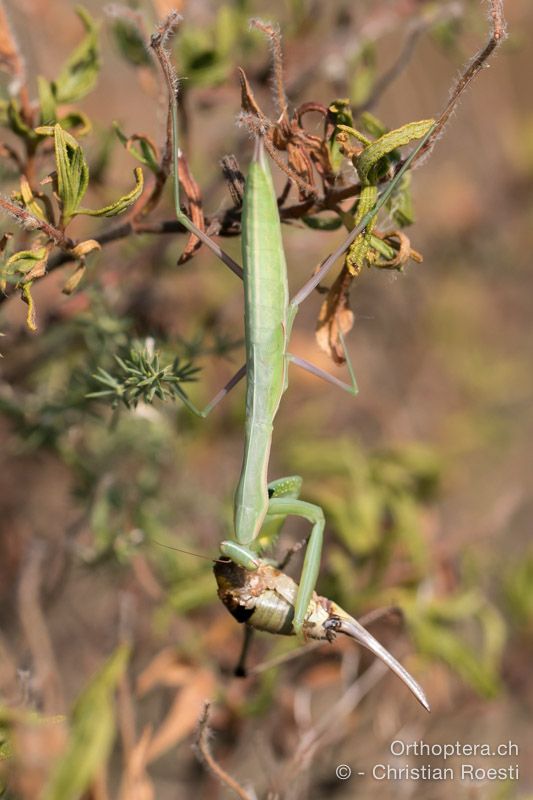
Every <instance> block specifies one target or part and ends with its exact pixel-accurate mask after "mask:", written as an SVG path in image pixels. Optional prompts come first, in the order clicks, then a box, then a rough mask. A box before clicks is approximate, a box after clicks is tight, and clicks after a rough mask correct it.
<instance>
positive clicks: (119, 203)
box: [76, 167, 144, 217]
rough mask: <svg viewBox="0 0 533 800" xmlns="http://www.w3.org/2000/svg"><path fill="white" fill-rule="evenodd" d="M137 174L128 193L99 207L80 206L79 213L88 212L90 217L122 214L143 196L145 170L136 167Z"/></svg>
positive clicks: (135, 173)
mask: <svg viewBox="0 0 533 800" xmlns="http://www.w3.org/2000/svg"><path fill="white" fill-rule="evenodd" d="M133 174H134V175H135V187H134V188H133V189H132V190H131V192H128V194H125V195H123V196H122V197H119V199H118V200H115V202H114V203H111V204H110V205H108V206H104V207H103V208H98V209H95V210H93V209H90V208H79V209H78V210H77V212H76V213H77V214H87V215H88V216H90V217H115V216H116V215H117V214H122V212H123V211H126V209H127V208H129V207H130V206H132V205H133V204H134V203H135V202H136V201H137V200H138V199H139V197H140V196H141V194H142V190H143V187H144V178H143V171H142V169H141V168H140V167H135V169H134V170H133Z"/></svg>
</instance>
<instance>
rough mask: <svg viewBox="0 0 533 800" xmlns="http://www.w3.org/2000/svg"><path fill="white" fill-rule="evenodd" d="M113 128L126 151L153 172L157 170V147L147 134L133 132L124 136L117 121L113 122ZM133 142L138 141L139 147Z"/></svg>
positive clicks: (155, 172)
mask: <svg viewBox="0 0 533 800" xmlns="http://www.w3.org/2000/svg"><path fill="white" fill-rule="evenodd" d="M113 128H114V130H115V133H116V135H117V137H118V138H119V140H120V141H121V142H122V144H123V145H124V147H125V148H126V150H127V151H128V153H131V155H132V156H133V157H134V158H136V159H137V161H140V162H141V164H144V165H145V167H148V168H149V169H151V170H152V172H153V173H154V174H157V173H158V172H159V158H158V153H157V147H156V146H155V144H154V143H153V142H152V141H151V139H149V138H148V137H147V136H141V135H139V134H134V135H133V136H126V134H125V133H124V132H123V131H122V130H121V128H120V125H119V124H118V122H114V123H113ZM134 142H139V146H140V149H139V148H137V147H135V144H134Z"/></svg>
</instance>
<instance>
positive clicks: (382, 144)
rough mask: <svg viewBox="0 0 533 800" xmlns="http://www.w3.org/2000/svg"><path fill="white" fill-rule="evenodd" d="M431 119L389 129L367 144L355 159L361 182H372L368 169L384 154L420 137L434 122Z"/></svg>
mask: <svg viewBox="0 0 533 800" xmlns="http://www.w3.org/2000/svg"><path fill="white" fill-rule="evenodd" d="M434 122H435V120H433V119H424V120H421V121H419V122H409V123H407V125H403V126H402V127H401V128H397V129H396V130H393V131H389V132H388V133H385V134H383V136H380V138H379V139H376V141H375V142H372V143H371V144H369V145H368V146H367V147H365V149H364V150H363V152H362V153H361V155H360V156H358V158H357V159H356V168H357V172H358V174H359V178H360V179H361V182H362V183H372V179H371V175H370V170H371V169H372V168H373V167H374V166H376V165H377V164H378V162H379V161H380V160H381V159H382V158H383V157H384V156H386V155H388V154H389V153H391V152H392V151H393V150H396V148H398V147H403V145H406V144H409V142H412V141H414V140H416V139H421V138H422V137H423V136H425V135H426V133H427V132H428V131H429V129H430V128H431V126H432V125H433V124H434Z"/></svg>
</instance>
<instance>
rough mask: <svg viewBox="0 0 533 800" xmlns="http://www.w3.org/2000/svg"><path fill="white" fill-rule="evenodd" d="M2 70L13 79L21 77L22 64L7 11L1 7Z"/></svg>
mask: <svg viewBox="0 0 533 800" xmlns="http://www.w3.org/2000/svg"><path fill="white" fill-rule="evenodd" d="M0 68H1V69H3V70H4V71H5V72H8V73H9V74H10V75H11V76H12V77H14V78H18V77H20V73H21V69H22V62H21V59H20V55H19V51H18V47H17V44H16V42H15V39H14V38H13V33H12V32H11V28H10V27H9V22H8V19H7V14H6V12H5V9H4V8H3V7H2V6H1V5H0Z"/></svg>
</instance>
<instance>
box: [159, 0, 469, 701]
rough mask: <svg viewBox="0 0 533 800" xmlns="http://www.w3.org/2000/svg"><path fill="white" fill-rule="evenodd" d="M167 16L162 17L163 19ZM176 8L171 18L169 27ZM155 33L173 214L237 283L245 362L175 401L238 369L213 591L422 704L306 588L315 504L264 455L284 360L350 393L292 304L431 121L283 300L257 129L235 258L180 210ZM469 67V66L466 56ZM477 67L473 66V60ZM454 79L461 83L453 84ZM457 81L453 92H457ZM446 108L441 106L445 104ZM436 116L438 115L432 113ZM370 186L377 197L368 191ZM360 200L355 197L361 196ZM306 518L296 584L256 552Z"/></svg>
mask: <svg viewBox="0 0 533 800" xmlns="http://www.w3.org/2000/svg"><path fill="white" fill-rule="evenodd" d="M169 19H170V18H169ZM178 19H179V18H178V16H177V15H176V16H175V18H174V19H173V20H172V21H171V23H170V25H171V26H172V27H174V26H175V24H176V23H177V22H178ZM167 34H168V27H167V29H166V31H165V32H164V34H163V33H162V32H161V31H160V32H159V33H158V34H156V35H155V36H154V37H152V42H151V44H152V47H153V48H154V50H155V52H156V54H157V56H158V59H159V61H160V64H161V66H162V69H163V72H164V74H165V78H166V81H167V85H168V89H169V104H170V105H169V109H170V114H171V123H172V125H171V127H172V139H173V173H174V176H173V177H174V200H175V210H176V216H177V219H178V221H179V222H180V223H181V224H182V225H183V226H184V227H185V228H186V229H187V230H188V231H189V232H190V233H192V234H194V235H195V236H197V237H198V239H200V240H201V242H202V243H204V244H205V245H206V246H207V247H208V248H209V249H210V250H211V251H212V252H213V253H214V254H215V255H216V256H217V258H219V259H220V260H221V261H222V262H223V263H224V264H225V265H226V266H227V267H228V268H229V269H230V270H231V271H232V272H234V273H235V274H236V275H237V276H239V277H240V278H241V279H242V281H243V285H244V321H245V345H246V363H245V364H244V365H243V366H242V367H241V368H240V369H239V370H238V371H237V372H236V374H235V375H234V376H233V377H232V378H231V380H230V381H229V382H228V383H227V384H226V386H225V387H224V388H223V389H222V390H221V391H220V392H218V394H217V395H216V396H215V397H214V398H213V400H212V401H211V402H210V403H209V404H208V405H207V406H206V407H205V408H204V409H202V410H200V409H198V408H197V407H196V406H195V405H194V404H193V403H192V402H191V401H190V399H189V398H188V397H187V396H186V395H185V393H183V394H182V395H181V397H182V399H183V402H184V403H185V405H186V406H187V408H189V409H190V410H191V411H192V412H194V413H195V414H198V415H200V416H202V417H206V416H207V415H208V414H209V413H210V412H211V411H212V410H213V408H215V406H216V405H217V404H218V403H219V402H220V401H221V400H222V399H223V397H224V396H225V395H226V394H227V393H228V392H229V391H230V390H231V389H232V388H233V387H234V386H235V385H236V384H237V383H238V382H239V381H240V380H241V379H242V378H244V377H245V376H246V383H247V388H246V422H245V442H244V457H243V463H242V468H241V473H240V477H239V481H238V485H237V489H236V492H235V499H234V537H233V538H231V539H226V540H224V541H222V542H221V545H220V552H221V555H222V556H223V558H222V559H221V560H218V561H217V562H216V564H215V575H216V578H217V581H218V585H219V595H220V597H221V599H222V600H223V602H224V603H225V605H226V606H227V607H228V608H229V610H230V611H231V612H232V613H233V614H234V616H236V618H237V619H238V620H239V621H241V622H243V621H245V622H247V623H248V625H250V626H253V627H255V628H258V629H261V630H268V631H270V632H273V633H281V634H296V635H300V636H303V637H304V638H316V639H330V640H331V639H332V638H334V636H335V634H336V633H337V632H343V633H345V634H347V635H349V636H351V637H352V638H354V639H356V640H357V641H358V642H359V643H360V644H362V645H363V646H365V647H367V648H368V649H369V650H371V651H372V652H373V653H374V654H375V655H377V656H378V657H379V658H381V659H382V660H383V661H384V662H385V663H386V664H387V665H388V666H389V667H390V668H391V670H392V671H393V672H395V673H396V674H397V675H398V676H399V677H400V678H401V679H402V680H403V681H404V682H405V683H406V685H407V686H408V687H409V688H410V689H411V691H412V692H413V693H414V695H415V696H416V697H417V699H418V700H419V701H420V703H421V704H422V705H423V706H424V707H425V708H426V709H427V710H429V705H428V702H427V699H426V697H425V695H424V692H423V690H422V689H421V687H420V686H419V685H418V683H417V682H416V681H415V680H414V679H413V678H412V676H411V675H409V673H408V672H407V671H406V670H405V669H404V668H403V667H402V666H401V665H400V664H399V663H398V661H396V659H394V658H393V656H392V655H391V654H390V653H389V652H388V651H387V650H386V649H385V648H384V647H383V646H382V645H381V644H380V643H379V642H378V641H377V640H376V639H375V638H374V637H373V636H371V634H370V633H369V632H368V631H367V630H366V629H365V628H363V627H362V626H361V625H360V623H358V622H357V621H356V620H355V619H354V618H353V617H351V616H350V615H349V614H347V613H346V612H345V611H343V610H342V609H341V608H340V607H339V606H337V605H336V604H334V603H332V602H331V601H329V600H327V599H325V598H320V597H318V596H317V595H316V594H315V593H314V588H315V585H316V582H317V578H318V573H319V568H320V559H321V551H322V544H323V532H324V526H325V519H324V513H323V511H322V509H321V508H320V507H319V506H317V505H314V504H312V503H308V502H306V501H304V500H302V499H300V491H301V486H302V479H301V478H300V477H299V476H294V475H293V476H289V477H286V478H281V479H278V480H275V481H271V482H268V477H267V476H268V464H269V456H270V449H271V442H272V432H273V423H274V419H275V416H276V413H277V411H278V408H279V405H280V402H281V399H282V396H283V394H284V392H285V391H286V389H287V386H288V368H289V365H290V364H291V363H292V364H295V365H296V366H298V367H301V368H303V369H305V370H307V371H309V372H311V373H312V374H314V375H316V376H318V377H321V378H323V379H325V380H327V381H329V382H330V383H333V384H335V385H336V386H339V387H340V388H342V389H343V390H345V391H348V392H350V393H351V394H353V395H356V394H357V391H358V390H357V384H356V380H355V376H354V371H353V368H352V365H351V362H350V359H349V357H348V353H347V351H346V348H345V343H344V339H343V336H342V332H340V339H341V342H342V347H343V348H344V353H345V356H346V363H347V367H348V371H349V375H350V379H351V382H350V383H345V382H343V381H341V380H339V379H338V378H336V377H335V376H332V375H330V374H329V373H327V372H325V371H323V370H322V369H319V368H318V367H316V366H315V365H313V364H310V363H309V362H307V361H305V360H303V359H301V358H298V357H297V356H295V355H293V354H292V353H291V352H290V350H289V343H290V337H291V331H292V327H293V323H294V320H295V317H296V314H297V312H298V309H299V306H300V305H301V303H302V302H303V301H304V300H305V299H306V298H307V297H308V296H309V295H310V294H311V293H312V292H313V290H314V289H315V288H316V287H317V286H318V284H319V283H320V282H321V280H322V279H323V278H324V277H325V276H326V275H327V273H328V272H329V271H330V269H331V268H332V267H333V265H334V264H335V262H336V261H337V259H338V258H339V257H340V256H341V255H343V254H344V253H345V252H346V251H347V250H348V249H349V248H350V247H351V245H352V244H353V243H354V242H355V241H356V240H358V237H360V236H361V234H363V232H364V231H365V230H366V229H367V227H368V226H370V225H371V224H372V223H373V222H374V220H375V218H376V215H377V214H378V212H379V211H380V209H381V208H382V207H383V206H384V205H385V203H387V201H388V200H389V199H390V198H391V195H392V194H393V192H394V191H395V190H396V189H397V188H398V186H399V184H400V181H401V180H402V178H403V176H404V175H405V173H406V171H407V170H408V169H409V168H410V166H411V164H412V163H413V160H414V159H415V158H416V156H417V154H418V153H420V151H421V149H422V148H423V147H424V145H425V144H426V143H427V142H429V140H430V139H431V137H432V136H433V135H434V134H436V132H437V127H438V123H435V122H434V121H433V120H426V121H424V122H422V123H417V124H416V129H413V130H410V132H409V136H408V138H407V139H406V141H403V142H399V144H400V145H401V144H406V143H407V141H411V140H414V139H418V140H419V141H418V144H417V146H416V147H414V149H413V150H412V152H411V153H410V154H409V156H408V157H407V158H406V159H405V160H404V162H403V164H402V165H401V167H400V168H399V169H398V170H397V171H396V173H395V175H394V177H393V178H392V179H391V180H390V181H389V183H388V184H387V185H386V186H385V188H384V189H383V190H382V191H381V193H380V194H377V193H375V194H374V199H375V202H374V201H372V203H371V204H370V208H369V210H368V211H366V208H368V204H367V206H366V208H365V209H364V210H365V211H366V213H364V214H363V215H362V217H361V218H360V219H359V220H358V221H357V224H356V225H355V227H354V228H353V229H352V231H351V232H350V233H349V235H348V236H347V237H346V239H345V240H344V241H343V242H342V244H341V245H340V246H339V247H338V248H337V249H336V250H335V251H334V252H333V253H332V254H331V255H330V256H328V257H327V258H326V259H325V261H324V262H323V263H322V264H321V266H320V268H319V269H318V270H317V271H316V272H315V274H314V275H313V277H311V278H310V279H309V280H308V281H307V282H306V283H305V284H304V286H303V287H302V288H301V289H300V290H299V291H298V292H297V293H296V295H295V296H294V297H293V298H292V299H290V298H289V291H288V281H287V266H286V261H285V254H284V247H283V240H282V234H281V224H280V217H279V211H278V206H277V199H276V193H275V191H274V186H273V182H272V176H271V173H270V169H269V166H268V161H267V159H266V156H265V148H264V143H263V133H264V132H261V130H258V129H257V128H256V130H255V147H254V154H253V158H252V161H251V163H250V167H249V170H248V175H247V178H246V185H245V190H244V202H243V210H242V262H243V264H242V267H241V266H240V265H239V264H237V263H236V262H235V261H234V260H233V259H232V258H231V257H230V256H229V255H228V254H227V253H225V252H224V251H223V250H222V249H221V248H220V247H219V245H218V244H217V243H216V242H215V241H214V240H213V239H211V237H210V236H208V235H207V234H206V233H205V232H204V231H202V230H201V229H200V228H198V227H197V226H196V225H195V224H194V223H193V222H192V220H191V219H189V217H188V216H187V215H186V214H185V213H184V212H183V211H182V210H181V206H180V185H179V176H178V158H179V155H180V153H179V147H178V115H177V100H176V90H177V81H176V77H175V73H174V70H173V67H172V65H171V63H170V59H169V57H168V53H167V51H166V50H165V47H164V38H165V36H166V35H167ZM476 68H477V65H476ZM479 68H481V65H480V66H479ZM462 88H464V86H463V87H462ZM462 88H461V91H462ZM445 113H447V111H445ZM441 120H442V117H441ZM376 194H377V199H376ZM360 205H363V203H362V202H361V204H360ZM291 515H292V516H296V517H300V518H303V519H305V520H307V521H308V522H309V523H310V525H311V533H310V535H309V537H308V540H307V546H306V551H305V557H304V562H303V567H302V571H301V576H300V580H299V583H298V584H296V583H295V582H294V581H292V579H291V578H289V577H288V576H287V575H285V574H284V573H283V572H281V571H279V570H277V569H276V568H275V567H274V566H273V565H272V563H271V562H269V561H268V560H265V559H264V558H262V553H263V552H264V551H265V550H267V549H268V548H269V547H271V546H272V544H273V543H274V541H275V540H276V538H277V536H278V535H279V532H280V530H281V527H282V525H283V523H284V521H285V519H286V518H287V517H288V516H291Z"/></svg>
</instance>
